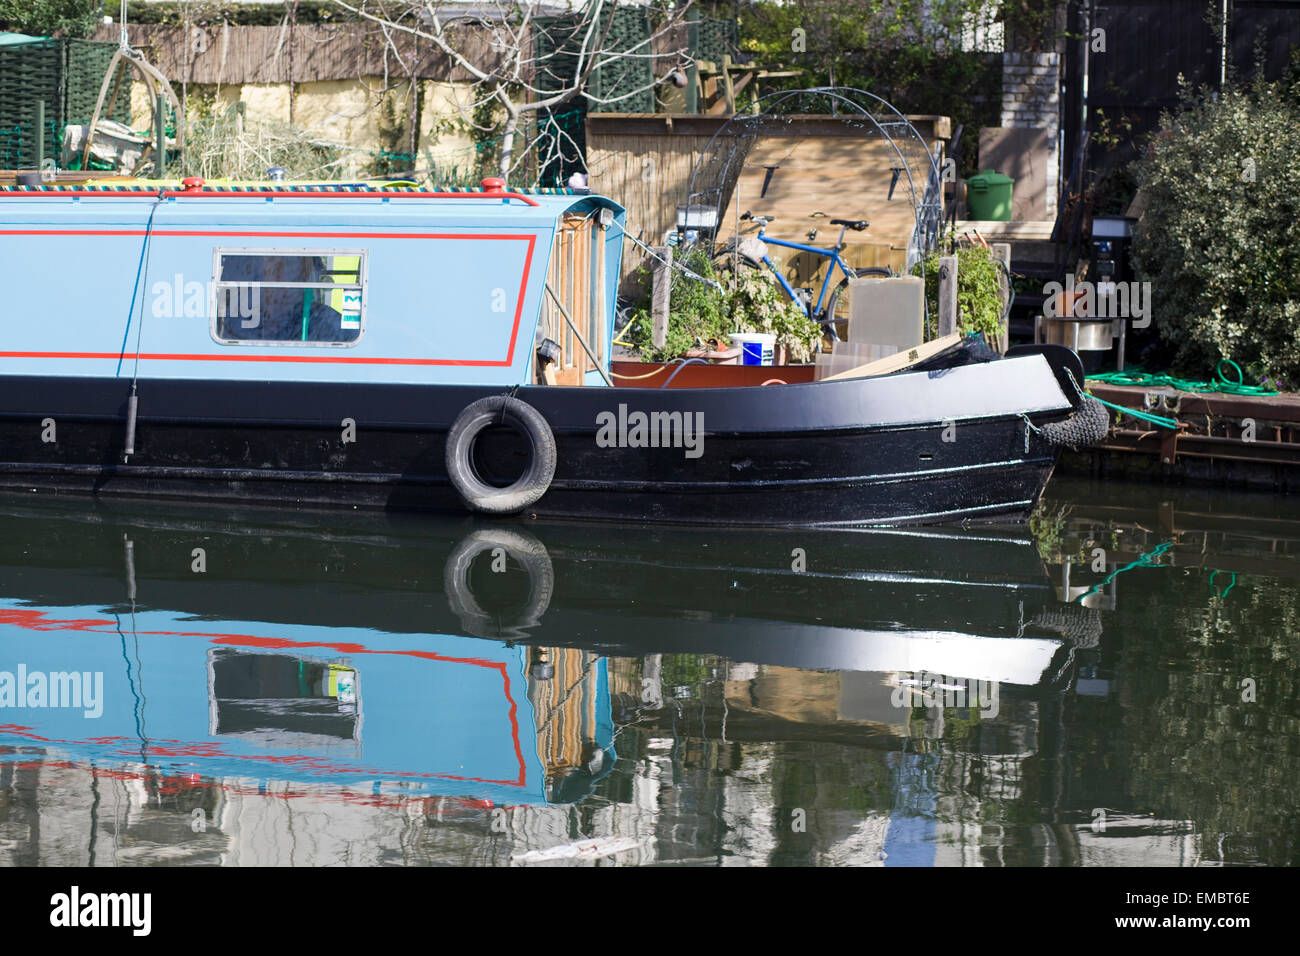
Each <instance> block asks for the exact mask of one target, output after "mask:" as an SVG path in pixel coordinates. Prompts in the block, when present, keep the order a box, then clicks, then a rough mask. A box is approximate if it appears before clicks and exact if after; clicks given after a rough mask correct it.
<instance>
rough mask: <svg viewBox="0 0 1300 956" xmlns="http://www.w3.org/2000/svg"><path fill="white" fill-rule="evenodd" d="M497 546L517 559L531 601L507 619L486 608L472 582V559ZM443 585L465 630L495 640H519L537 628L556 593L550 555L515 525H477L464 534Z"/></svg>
mask: <svg viewBox="0 0 1300 956" xmlns="http://www.w3.org/2000/svg"><path fill="white" fill-rule="evenodd" d="M497 548H500V549H502V550H503V551H505V553H506V554H508V555H510V557H512V558H514V559H515V561H517V562H518V563H519V565H520V566H521V567H522V568H523V569H524V573H525V574H527V575H528V604H527V606H526V607H525V608H524V609H523V610H522V611H518V612H516V613H514V614H513V616H512V617H511V619H509V620H504V619H503V618H502V615H501V614H500V613H498V612H496V611H494V610H493V609H491V608H484V607H483V606H482V604H480V603H479V600H478V598H476V597H475V596H474V592H473V590H472V589H471V587H470V581H469V572H470V567H471V566H472V565H473V563H474V560H475V559H476V558H478V557H479V556H480V555H482V554H483V553H484V552H492V551H495V550H496V549H497ZM442 586H443V590H444V591H445V592H446V594H447V604H448V606H449V607H450V609H451V612H452V613H453V614H455V615H456V617H458V618H459V619H460V623H461V627H462V628H464V630H465V633H467V634H470V635H473V636H474V637H484V638H489V639H492V640H520V639H523V638H525V637H527V635H528V629H529V628H532V627H536V626H537V625H538V624H539V623H540V622H541V620H542V615H543V614H545V613H546V609H547V608H549V607H550V606H551V595H553V594H554V593H555V569H554V567H553V566H552V564H551V556H550V554H549V553H548V552H547V550H546V545H544V544H542V542H541V541H539V540H538V539H537V538H536V537H534V536H533V535H531V534H529V533H528V532H527V531H523V530H518V529H512V528H479V529H478V530H476V531H472V532H470V533H469V534H468V535H466V536H465V537H464V538H463V539H462V540H461V541H460V542H459V543H458V544H457V545H456V547H455V549H454V550H453V551H452V553H451V555H450V556H449V557H448V558H447V563H446V565H445V566H444V568H443V574H442Z"/></svg>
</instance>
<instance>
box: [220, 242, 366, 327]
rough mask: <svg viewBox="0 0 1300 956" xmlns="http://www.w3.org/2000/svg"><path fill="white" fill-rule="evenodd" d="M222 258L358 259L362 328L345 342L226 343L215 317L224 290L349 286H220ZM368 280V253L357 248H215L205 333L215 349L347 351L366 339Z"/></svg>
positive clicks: (347, 287)
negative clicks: (239, 347) (243, 287)
mask: <svg viewBox="0 0 1300 956" xmlns="http://www.w3.org/2000/svg"><path fill="white" fill-rule="evenodd" d="M223 255H264V256H277V255H278V256H295V257H312V258H317V257H322V256H357V257H358V258H359V259H360V265H359V266H358V269H357V273H358V275H357V282H356V284H355V288H357V289H358V291H360V293H361V318H360V321H361V327H360V328H359V329H358V330H357V337H356V338H354V339H352V340H350V341H347V342H311V341H307V342H304V341H302V340H301V339H225V338H222V337H221V336H220V335H219V334H218V327H219V319H220V318H221V317H220V316H219V315H218V314H217V301H218V298H219V296H220V293H221V291H222V290H223V289H226V288H235V289H237V288H239V287H240V286H245V285H246V286H270V287H273V288H279V289H351V288H353V287H354V285H353V284H352V283H348V284H347V285H340V284H339V283H337V282H223V281H222V280H221V278H220V277H221V257H222V256H223ZM369 278H370V250H369V249H357V248H346V249H342V248H336V247H333V246H328V247H326V246H292V247H288V246H214V247H213V249H212V282H211V283H210V285H209V287H208V288H209V289H210V290H211V292H210V294H209V296H210V297H209V301H208V314H209V315H210V316H211V320H210V321H209V323H208V332H209V334H210V335H211V336H212V340H213V341H214V342H216V343H217V344H218V345H231V346H252V347H254V348H286V347H287V348H333V349H350V348H355V347H356V346H357V345H358V344H359V343H360V342H361V340H362V339H364V338H365V336H366V302H367V300H368V299H369V298H370V296H369V295H368V292H369V281H368V280H369Z"/></svg>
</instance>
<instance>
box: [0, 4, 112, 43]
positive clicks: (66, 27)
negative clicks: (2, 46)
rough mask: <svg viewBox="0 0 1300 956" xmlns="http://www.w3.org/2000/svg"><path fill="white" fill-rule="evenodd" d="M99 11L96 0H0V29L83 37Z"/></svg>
mask: <svg viewBox="0 0 1300 956" xmlns="http://www.w3.org/2000/svg"><path fill="white" fill-rule="evenodd" d="M101 15H102V13H101V4H100V0H0V31H12V32H14V33H26V34H29V35H31V36H41V37H47V36H60V37H84V36H89V35H90V34H91V32H92V31H94V29H95V24H96V23H98V22H99V18H100V16H101Z"/></svg>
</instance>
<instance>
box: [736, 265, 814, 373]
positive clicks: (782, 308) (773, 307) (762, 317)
mask: <svg viewBox="0 0 1300 956" xmlns="http://www.w3.org/2000/svg"><path fill="white" fill-rule="evenodd" d="M722 286H723V288H724V289H726V290H727V292H726V298H727V311H728V314H729V315H730V318H731V324H732V326H733V328H732V329H731V331H733V332H765V333H768V334H771V335H775V336H776V341H777V344H778V345H783V346H785V349H786V352H787V353H788V359H789V361H791V362H810V361H812V356H813V352H814V351H815V350H816V349H817V346H818V343H820V342H821V338H822V329H821V326H820V325H818V324H817V323H816V322H814V321H812V320H811V319H809V318H808V316H807V315H806V314H804V311H803V309H802V308H800V307H799V306H797V305H796V304H795V303H794V302H792V301H791V300H790V297H789V296H788V295H786V293H785V290H784V289H782V288H781V287H780V286H779V285H778V284H777V282H776V280H775V279H774V278H773V276H772V274H771V273H770V272H768V271H766V270H761V269H747V268H741V269H740V271H738V272H730V271H727V272H724V273H723V279H722Z"/></svg>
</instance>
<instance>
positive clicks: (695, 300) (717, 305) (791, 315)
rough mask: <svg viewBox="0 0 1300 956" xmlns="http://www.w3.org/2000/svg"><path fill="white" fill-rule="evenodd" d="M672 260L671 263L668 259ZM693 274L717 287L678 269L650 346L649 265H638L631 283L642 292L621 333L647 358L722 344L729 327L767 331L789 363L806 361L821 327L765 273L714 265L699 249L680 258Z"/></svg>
mask: <svg viewBox="0 0 1300 956" xmlns="http://www.w3.org/2000/svg"><path fill="white" fill-rule="evenodd" d="M674 264H675V265H676V264H677V263H674ZM680 264H681V265H684V266H685V267H686V268H687V269H689V270H691V271H692V272H694V273H695V274H696V275H699V276H702V277H703V278H705V279H711V280H713V281H714V282H716V283H718V286H720V288H718V287H715V286H713V285H710V284H709V283H708V282H701V281H699V280H698V279H691V278H689V277H687V276H685V275H681V274H678V275H677V276H676V279H675V281H674V282H673V287H672V293H671V295H670V297H669V300H668V334H667V335H666V337H665V340H664V347H663V348H662V349H656V348H654V347H653V346H652V345H651V332H652V328H653V320H652V318H651V314H650V289H651V285H652V283H651V279H650V269H649V266H643V267H642V268H641V269H639V270H638V272H637V275H636V284H637V285H638V286H639V287H641V288H642V289H645V290H646V292H645V294H644V295H643V296H642V297H641V298H640V299H638V300H637V301H636V302H634V303H633V312H632V323H631V325H630V326H629V329H628V332H627V337H628V341H630V342H632V343H633V344H634V345H635V346H636V347H637V348H638V349H639V350H640V351H641V354H642V357H643V358H644V359H645V360H646V361H648V362H662V361H666V360H668V359H672V358H676V357H678V356H679V355H682V354H683V353H684V352H686V350H687V349H690V348H694V347H696V345H697V344H699V343H703V344H704V345H709V344H710V341H713V342H716V343H717V345H718V346H719V347H721V348H727V346H728V344H729V343H728V340H727V336H728V335H729V334H731V333H732V332H767V333H770V334H774V335H775V336H776V339H777V344H778V345H783V346H785V348H786V350H787V352H788V353H789V358H790V360H791V361H793V362H807V361H810V360H811V359H812V353H813V351H814V350H815V348H816V345H817V343H818V342H819V341H820V340H821V335H822V331H821V326H819V325H818V324H817V323H816V322H813V321H812V320H811V319H809V318H808V317H807V316H806V315H805V314H804V312H803V309H802V308H800V307H799V306H797V305H795V303H793V302H792V301H790V299H789V297H788V296H787V295H786V294H785V292H784V290H782V289H781V288H780V286H778V285H777V284H776V280H775V279H773V278H772V275H771V273H770V272H768V271H766V270H761V269H750V268H742V269H740V271H739V272H735V273H733V272H731V271H730V270H719V269H717V268H716V267H715V266H714V264H713V263H712V262H711V261H710V260H709V258H708V256H707V255H705V253H704V252H703V251H702V250H699V249H696V250H694V251H692V252H691V253H689V254H688V255H687V256H686V258H685V260H684V261H683V262H682V263H680Z"/></svg>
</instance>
